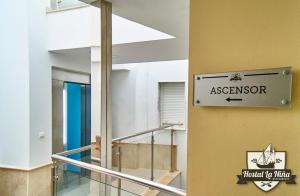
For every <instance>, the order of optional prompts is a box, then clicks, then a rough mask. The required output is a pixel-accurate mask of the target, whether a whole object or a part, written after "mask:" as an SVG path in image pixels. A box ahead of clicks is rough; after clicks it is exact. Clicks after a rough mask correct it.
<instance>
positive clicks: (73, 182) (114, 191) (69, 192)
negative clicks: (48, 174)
mask: <svg viewBox="0 0 300 196" xmlns="http://www.w3.org/2000/svg"><path fill="white" fill-rule="evenodd" d="M68 167H70V164H58V165H57V166H56V170H55V173H56V176H57V177H56V181H55V184H54V196H99V195H102V194H101V192H102V191H107V192H109V194H108V195H121V196H133V195H137V194H135V193H133V192H130V191H128V190H127V189H126V190H125V188H123V187H122V189H118V186H117V184H116V183H115V181H116V179H114V178H109V177H107V176H106V177H107V178H109V179H111V183H104V180H101V178H100V175H99V174H97V173H94V172H90V171H86V170H85V169H82V168H81V173H79V172H74V171H70V170H68V169H66V168H68ZM82 173H91V175H90V176H85V175H84V174H82ZM101 177H102V178H105V175H102V176H101Z"/></svg>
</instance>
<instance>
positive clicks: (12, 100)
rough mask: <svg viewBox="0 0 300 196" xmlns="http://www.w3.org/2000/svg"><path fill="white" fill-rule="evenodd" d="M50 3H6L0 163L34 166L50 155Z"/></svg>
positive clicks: (0, 61) (0, 19) (0, 20)
mask: <svg viewBox="0 0 300 196" xmlns="http://www.w3.org/2000/svg"><path fill="white" fill-rule="evenodd" d="M16 5H18V6H16ZM46 6H47V1H41V2H36V1H34V0H27V1H17V2H15V1H14V2H10V1H5V2H2V3H1V7H0V25H1V36H0V41H1V46H0V51H1V53H0V54H1V58H0V70H1V71H0V74H1V77H0V81H1V84H3V85H1V90H0V99H1V101H0V108H1V109H0V119H1V123H0V124H1V128H0V167H1V166H3V167H16V168H30V167H33V166H36V165H38V164H44V163H47V162H49V161H50V155H51V142H52V141H51V140H52V134H51V76H50V65H49V62H48V54H47V50H46V37H47V34H46V13H45V8H46ZM40 132H43V133H44V134H45V137H44V138H43V139H40V138H39V133H40Z"/></svg>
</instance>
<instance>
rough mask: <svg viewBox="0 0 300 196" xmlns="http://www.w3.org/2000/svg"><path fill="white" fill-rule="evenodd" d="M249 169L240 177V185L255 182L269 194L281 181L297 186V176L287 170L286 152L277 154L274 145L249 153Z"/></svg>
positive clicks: (243, 171)
mask: <svg viewBox="0 0 300 196" xmlns="http://www.w3.org/2000/svg"><path fill="white" fill-rule="evenodd" d="M247 166H248V169H244V170H242V175H238V178H239V181H238V184H247V182H253V183H254V184H255V185H256V186H257V187H258V188H259V189H261V190H263V191H265V192H269V191H271V190H272V189H274V188H275V187H276V186H277V185H278V184H279V183H280V182H281V181H285V182H286V184H296V182H295V178H296V176H295V175H292V172H291V170H289V169H285V168H286V152H284V151H278V152H276V151H275V149H274V148H273V147H272V145H269V146H268V147H267V148H266V149H264V150H263V151H248V152H247Z"/></svg>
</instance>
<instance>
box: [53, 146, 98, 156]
mask: <svg viewBox="0 0 300 196" xmlns="http://www.w3.org/2000/svg"><path fill="white" fill-rule="evenodd" d="M91 148H92V146H91V145H88V146H83V147H80V148H75V149H72V150H67V151H64V152H60V153H56V154H57V155H61V156H68V155H71V154H75V153H79V152H83V151H86V150H90V149H91Z"/></svg>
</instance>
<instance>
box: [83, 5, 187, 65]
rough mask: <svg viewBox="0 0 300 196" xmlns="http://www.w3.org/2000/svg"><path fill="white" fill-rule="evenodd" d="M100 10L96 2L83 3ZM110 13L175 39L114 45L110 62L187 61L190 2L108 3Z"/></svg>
mask: <svg viewBox="0 0 300 196" xmlns="http://www.w3.org/2000/svg"><path fill="white" fill-rule="evenodd" d="M82 1H83V2H86V3H89V4H93V5H96V6H98V7H99V3H98V2H99V1H94V0H82ZM108 1H110V2H112V7H113V13H114V14H115V15H118V16H121V17H123V18H126V19H128V20H131V21H134V22H137V23H139V24H142V25H144V26H147V27H150V28H153V29H155V30H158V31H160V32H163V33H166V34H168V35H171V36H174V37H175V38H173V39H162V40H154V41H143V42H134V43H125V44H116V45H114V46H113V56H115V57H116V58H115V59H113V63H137V62H149V61H164V60H180V59H188V34H189V0H108Z"/></svg>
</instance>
